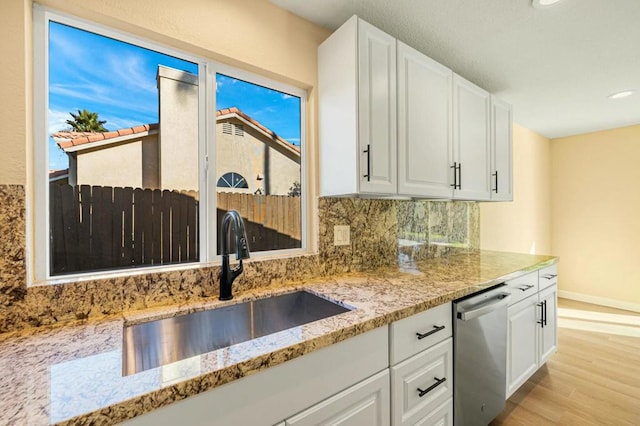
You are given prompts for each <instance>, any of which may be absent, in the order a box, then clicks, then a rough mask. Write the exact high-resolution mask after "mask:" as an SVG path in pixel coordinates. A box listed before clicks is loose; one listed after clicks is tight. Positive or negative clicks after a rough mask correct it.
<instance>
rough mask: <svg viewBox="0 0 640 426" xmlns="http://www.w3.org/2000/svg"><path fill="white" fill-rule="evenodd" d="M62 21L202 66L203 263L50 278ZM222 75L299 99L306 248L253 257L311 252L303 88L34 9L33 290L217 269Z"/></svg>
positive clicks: (30, 280) (303, 244)
mask: <svg viewBox="0 0 640 426" xmlns="http://www.w3.org/2000/svg"><path fill="white" fill-rule="evenodd" d="M52 21H53V22H57V23H60V24H64V25H68V26H71V27H74V28H78V29H80V30H84V31H89V32H92V33H95V34H98V35H101V36H104V37H109V38H112V39H114V40H118V41H122V42H125V43H129V44H132V45H134V46H138V47H141V48H145V49H149V50H153V51H156V52H159V53H162V54H166V55H170V56H173V57H176V58H179V59H182V60H185V61H189V62H192V63H194V64H196V65H197V66H198V84H199V90H198V169H199V170H198V176H199V177H198V183H199V187H198V193H199V198H200V203H199V212H198V213H199V215H200V220H199V223H200V232H199V239H200V259H199V261H197V262H185V263H172V264H166V265H150V266H140V267H130V268H113V269H108V270H100V271H88V272H78V273H70V274H64V275H51V269H50V265H51V264H50V262H51V253H50V241H49V230H50V224H49V217H50V212H49V174H48V170H49V143H48V142H47V143H44V146H42V141H48V140H49V136H50V135H49V134H48V133H49V132H48V124H49V31H48V28H49V22H52ZM218 73H221V74H225V75H228V76H230V77H233V78H237V79H240V80H244V81H246V82H249V83H252V84H257V85H260V86H264V87H266V88H269V89H273V90H277V91H280V92H283V93H285V94H288V95H292V96H296V97H298V98H300V145H299V146H300V155H301V158H300V184H301V188H303V190H302V194H301V197H300V203H301V204H300V208H301V213H302V214H301V217H302V223H301V226H302V229H301V235H302V241H301V247H300V248H296V249H282V250H270V251H264V252H257V253H251V256H252V257H256V258H260V257H274V256H278V257H290V256H292V255H296V254H303V253H307V252H308V248H309V233H308V217H307V214H306V212H307V211H308V200H309V194H308V191H309V188H308V184H307V182H308V178H307V172H308V162H309V158H308V151H307V143H306V132H307V128H306V103H307V92H306V90H304V89H301V88H298V87H295V86H291V85H288V84H285V83H282V82H278V81H275V80H272V79H270V78H267V77H264V76H262V75H259V74H255V73H252V72H249V71H245V70H242V69H239V68H235V67H232V66H229V65H226V64H222V63H219V62H216V61H213V60H211V59H209V58H205V57H202V56H198V55H194V54H191V53H189V52H186V51H183V50H178V49H175V48H172V47H168V46H166V45H163V44H161V43H158V42H155V41H151V40H148V39H145V38H142V37H138V36H136V35H132V34H130V33H126V32H124V31H120V30H118V29H115V28H110V27H107V26H103V25H101V24H97V23H94V22H90V21H87V20H85V19H82V18H78V17H75V16H72V15H69V14H66V13H61V12H58V11H55V10H51V9H49V8H46V7H43V6H41V5H38V4H35V3H34V5H33V118H34V121H33V141H32V144H33V145H32V148H31V149H32V153H33V154H32V161H33V171H32V176H33V178H34V185H33V192H32V194H33V197H34V198H33V200H32V201H31V202H30V203H29V204H28V206H31V207H32V208H33V210H32V212H31V214H30V215H29V216H28V218H29V219H28V220H29V221H30V222H31V225H30V228H31V229H32V230H33V231H32V233H31V238H30V240H31V244H30V247H32V248H33V250H31V253H28V255H29V258H30V261H29V267H28V269H27V274H28V275H27V281H28V285H39V284H57V283H66V282H76V281H84V280H88V279H105V278H110V277H119V276H131V275H140V274H147V273H161V272H168V271H175V270H185V269H194V268H201V267H204V266H211V265H212V264H218V263H219V262H220V260H221V256H219V255H217V254H216V247H217V230H216V222H217V220H216V207H217V206H216V204H217V202H216V184H217V174H216V170H215V164H216V110H217V109H216V74H218Z"/></svg>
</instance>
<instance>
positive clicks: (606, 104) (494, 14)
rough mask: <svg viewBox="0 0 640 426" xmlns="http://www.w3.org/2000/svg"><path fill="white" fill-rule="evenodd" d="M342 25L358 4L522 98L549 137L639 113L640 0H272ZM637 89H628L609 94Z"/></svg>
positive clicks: (638, 119) (529, 116) (435, 54)
mask: <svg viewBox="0 0 640 426" xmlns="http://www.w3.org/2000/svg"><path fill="white" fill-rule="evenodd" d="M271 2H272V3H274V4H276V5H278V6H280V7H283V8H285V9H288V10H290V11H291V12H293V13H295V14H296V15H300V16H302V17H304V18H306V19H308V20H310V21H312V22H315V23H316V24H318V25H320V26H323V27H326V28H329V29H331V30H334V29H336V28H338V27H339V26H340V25H341V24H342V23H343V22H345V21H346V20H347V19H348V18H349V17H351V15H353V14H357V15H358V16H360V17H361V18H363V19H364V20H366V21H368V22H370V23H371V24H373V25H375V26H377V27H378V28H381V29H382V30H384V31H385V32H387V33H389V34H391V35H393V36H394V37H396V38H398V39H400V40H402V41H404V42H405V43H407V44H409V45H410V46H412V47H414V48H416V49H418V50H420V51H422V52H423V53H425V54H427V55H428V56H430V57H431V58H433V59H435V60H436V61H438V62H440V63H442V64H444V65H446V66H447V67H449V68H451V69H452V70H453V71H455V72H456V73H457V74H460V75H462V76H463V77H465V78H467V79H468V80H471V81H473V82H474V83H476V84H477V85H479V86H481V87H483V88H484V89H486V90H488V91H489V92H491V93H494V94H496V95H497V96H499V97H501V98H503V99H504V100H506V101H507V102H510V103H511V104H513V106H514V114H515V121H516V122H517V123H519V124H522V125H523V126H525V127H528V128H530V129H532V130H534V131H536V132H538V133H540V134H542V135H544V136H547V137H549V138H556V137H560V136H568V135H575V134H580V133H587V132H592V131H596V130H603V129H610V128H615V127H622V126H628V125H632V124H638V123H640V0H563V1H561V2H560V3H558V4H557V5H555V6H552V7H547V8H544V9H535V8H533V7H532V6H531V0H271ZM628 89H635V90H637V92H636V93H635V94H634V95H633V96H631V97H629V98H625V99H619V100H612V99H608V98H607V96H608V95H610V94H612V93H615V92H618V91H621V90H628Z"/></svg>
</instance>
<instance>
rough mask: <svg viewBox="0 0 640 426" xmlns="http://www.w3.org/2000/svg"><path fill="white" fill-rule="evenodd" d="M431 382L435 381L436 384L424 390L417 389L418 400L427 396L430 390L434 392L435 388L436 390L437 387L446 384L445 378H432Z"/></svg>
mask: <svg viewBox="0 0 640 426" xmlns="http://www.w3.org/2000/svg"><path fill="white" fill-rule="evenodd" d="M433 380H435V381H436V382H435V383H434V384H432V385H431V386H429V387H428V388H426V389H425V390H422V389H420V388H418V396H419V397H420V398H422V397H423V396H425V395H426V394H428V393H429V392H431V391H432V390H434V389H435V388H437V387H438V386H440V385H441V384H443V383H444V382H446V381H447V378H446V377H443V378H442V379H438V378H437V377H434V378H433Z"/></svg>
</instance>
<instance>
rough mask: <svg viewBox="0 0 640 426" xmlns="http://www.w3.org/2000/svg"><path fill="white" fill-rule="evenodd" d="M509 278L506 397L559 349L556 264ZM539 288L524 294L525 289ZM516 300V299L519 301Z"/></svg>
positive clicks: (526, 290) (527, 290)
mask: <svg viewBox="0 0 640 426" xmlns="http://www.w3.org/2000/svg"><path fill="white" fill-rule="evenodd" d="M533 276H534V274H527V275H525V276H523V277H519V278H516V279H514V280H511V281H509V282H507V285H508V288H509V291H510V292H511V293H512V295H514V296H516V297H513V298H512V300H514V301H515V302H512V304H511V305H510V306H509V308H508V310H507V321H508V325H507V383H506V388H507V389H506V390H507V392H506V393H507V398H509V397H510V396H511V395H512V394H513V393H514V392H515V391H516V390H518V388H519V387H520V386H521V385H522V384H523V383H524V382H526V381H527V380H528V379H529V378H530V377H531V376H532V375H533V374H534V373H535V372H536V371H537V370H538V369H539V368H540V367H542V365H544V363H545V362H547V360H548V359H549V357H550V356H551V355H553V354H554V353H555V352H556V351H557V350H558V324H557V316H558V312H557V311H558V309H557V300H558V285H557V280H556V277H557V265H552V266H550V267H548V268H544V269H541V270H539V271H538V281H537V282H535V286H534V285H533V284H532V283H534V281H531V279H532V277H533ZM536 288H540V291H536V292H535V293H534V294H531V295H529V296H526V298H524V299H519V297H522V294H523V293H524V292H530V291H532V290H533V289H536ZM516 302H517V303H516Z"/></svg>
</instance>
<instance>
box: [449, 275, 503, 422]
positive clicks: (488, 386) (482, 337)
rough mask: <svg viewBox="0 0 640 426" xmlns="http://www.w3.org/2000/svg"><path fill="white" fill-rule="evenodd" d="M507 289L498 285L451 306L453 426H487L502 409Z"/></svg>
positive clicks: (455, 302)
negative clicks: (452, 316)
mask: <svg viewBox="0 0 640 426" xmlns="http://www.w3.org/2000/svg"><path fill="white" fill-rule="evenodd" d="M506 289H507V287H506V286H505V285H504V284H500V285H498V286H496V287H492V288H490V289H488V290H485V291H482V292H481V293H474V294H472V295H469V296H467V297H463V298H461V299H457V300H455V301H454V302H453V315H454V318H453V336H454V340H453V351H454V355H453V358H454V362H453V367H454V370H453V378H454V386H453V389H454V395H453V404H454V414H453V423H454V424H455V425H459V426H463V425H464V426H475V425H478V426H480V425H482V426H484V425H488V424H489V423H490V422H491V421H492V420H493V419H494V418H495V417H496V416H497V415H498V414H500V412H501V411H502V410H503V409H504V407H505V398H506V384H507V379H506V370H507V304H508V303H509V298H510V294H509V293H507V292H506Z"/></svg>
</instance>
